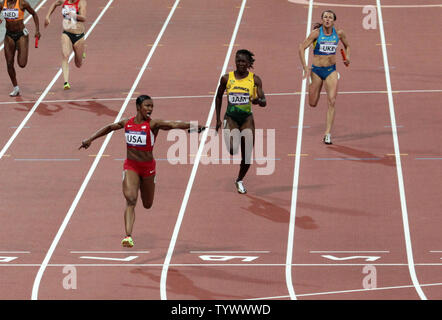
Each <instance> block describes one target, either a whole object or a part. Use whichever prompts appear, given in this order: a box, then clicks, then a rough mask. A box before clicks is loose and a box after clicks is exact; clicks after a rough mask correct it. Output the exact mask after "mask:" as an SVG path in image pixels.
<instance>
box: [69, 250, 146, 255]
mask: <svg viewBox="0 0 442 320" xmlns="http://www.w3.org/2000/svg"><path fill="white" fill-rule="evenodd" d="M149 252H150V251H129V250H128V251H70V253H81V254H83V253H111V254H112V253H149Z"/></svg>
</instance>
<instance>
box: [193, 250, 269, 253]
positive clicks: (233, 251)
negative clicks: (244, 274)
mask: <svg viewBox="0 0 442 320" xmlns="http://www.w3.org/2000/svg"><path fill="white" fill-rule="evenodd" d="M189 252H190V253H270V251H250V250H248V251H189Z"/></svg>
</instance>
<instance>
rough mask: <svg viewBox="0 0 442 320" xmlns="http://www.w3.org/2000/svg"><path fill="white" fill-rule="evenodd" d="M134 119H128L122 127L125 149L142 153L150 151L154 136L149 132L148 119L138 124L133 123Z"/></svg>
mask: <svg viewBox="0 0 442 320" xmlns="http://www.w3.org/2000/svg"><path fill="white" fill-rule="evenodd" d="M134 119H135V117H133V118H130V119H129V121H128V122H127V123H126V125H125V126H124V131H125V135H126V144H127V147H128V148H134V149H137V150H142V151H152V150H153V145H154V143H155V136H154V134H153V132H152V131H151V130H150V119H149V120H147V121H144V122H143V123H140V124H137V123H135V122H134Z"/></svg>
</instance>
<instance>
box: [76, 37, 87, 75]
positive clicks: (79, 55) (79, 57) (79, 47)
mask: <svg viewBox="0 0 442 320" xmlns="http://www.w3.org/2000/svg"><path fill="white" fill-rule="evenodd" d="M84 48H85V41H84V37H83V38H81V39H80V40H78V41H77V42H75V44H74V52H75V65H76V66H77V68H81V66H82V64H83V53H84Z"/></svg>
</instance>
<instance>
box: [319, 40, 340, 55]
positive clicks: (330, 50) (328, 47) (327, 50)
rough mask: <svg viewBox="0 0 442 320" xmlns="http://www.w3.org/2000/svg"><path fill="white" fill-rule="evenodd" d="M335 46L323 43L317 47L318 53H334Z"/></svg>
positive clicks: (333, 43) (332, 43)
mask: <svg viewBox="0 0 442 320" xmlns="http://www.w3.org/2000/svg"><path fill="white" fill-rule="evenodd" d="M336 48H337V45H336V43H335V42H331V43H330V42H324V43H321V44H320V46H319V51H321V52H324V53H336Z"/></svg>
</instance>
